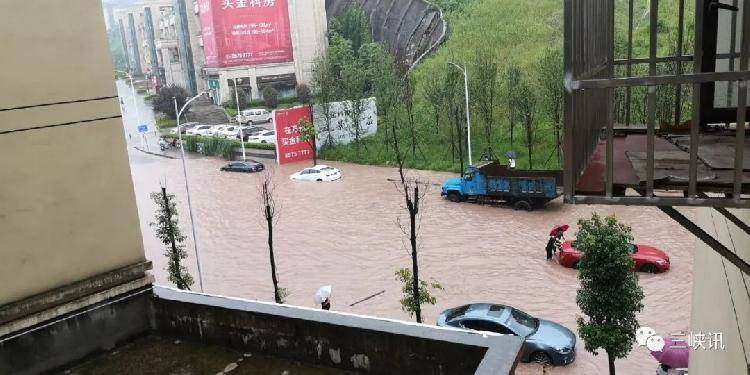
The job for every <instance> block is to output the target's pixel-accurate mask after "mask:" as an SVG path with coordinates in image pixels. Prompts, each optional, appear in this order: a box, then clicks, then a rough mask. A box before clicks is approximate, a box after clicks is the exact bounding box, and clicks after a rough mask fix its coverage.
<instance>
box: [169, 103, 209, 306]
mask: <svg viewBox="0 0 750 375" xmlns="http://www.w3.org/2000/svg"><path fill="white" fill-rule="evenodd" d="M205 94H207V92H206V91H203V92H201V93H200V94H198V95H196V96H194V97H192V98H190V100H188V101H187V102H185V105H183V106H182V109H180V110H179V111H178V110H177V98H172V99H174V110H175V114H176V116H175V117H176V118H177V138H178V139H179V140H180V155H181V158H182V174H183V175H184V176H185V191H186V192H187V201H188V211H189V212H190V227H191V228H192V232H193V247H194V248H195V262H196V264H197V265H198V285H199V286H200V288H201V293H203V272H202V271H201V257H200V253H199V252H198V237H196V235H195V232H196V231H195V215H194V214H193V203H192V201H191V200H190V185H189V184H188V176H187V165H186V164H185V146H184V145H183V144H182V131H181V130H180V115H182V112H183V111H184V110H185V108H187V106H188V105H190V103H192V101H193V100H195V99H198V98H200V97H201V96H203V95H205Z"/></svg>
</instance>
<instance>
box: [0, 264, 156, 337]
mask: <svg viewBox="0 0 750 375" xmlns="http://www.w3.org/2000/svg"><path fill="white" fill-rule="evenodd" d="M149 269H151V262H150V261H143V262H139V263H134V264H131V265H128V266H125V267H122V268H118V269H115V270H112V271H109V272H105V273H101V274H98V275H95V276H92V277H89V278H87V279H84V280H81V281H77V282H74V283H71V284H68V285H64V286H61V287H59V288H55V289H52V290H48V291H46V292H44V293H40V294H37V295H34V296H31V297H28V298H25V299H22V300H19V301H16V302H11V303H8V304H6V305H3V306H0V325H2V324H4V323H7V322H10V321H12V320H16V319H20V318H23V317H25V316H29V315H32V314H35V313H38V312H40V311H44V310H47V309H50V308H52V307H54V306H56V305H62V304H65V303H68V302H70V301H73V300H76V299H79V298H81V297H85V296H87V295H91V294H94V293H97V292H100V291H103V290H107V289H110V288H112V287H115V286H117V285H121V284H125V283H128V282H131V281H134V280H137V279H140V278H142V277H144V276H145V274H146V270H149Z"/></svg>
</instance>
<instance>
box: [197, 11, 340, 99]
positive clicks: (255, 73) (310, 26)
mask: <svg viewBox="0 0 750 375" xmlns="http://www.w3.org/2000/svg"><path fill="white" fill-rule="evenodd" d="M288 2H289V3H288V5H289V7H288V8H289V23H290V26H291V28H290V29H291V37H292V51H293V54H294V61H293V62H290V63H280V64H267V65H257V66H242V67H232V68H219V69H210V71H212V72H215V73H216V74H218V76H219V92H220V96H221V98H220V100H221V101H222V102H224V101H227V100H229V99H231V100H234V91H233V88H232V87H230V86H229V85H228V84H227V80H229V79H234V78H238V79H239V78H250V82H251V87H252V93H251V95H252V98H253V99H259V98H260V91H259V89H258V85H257V78H258V77H265V76H271V75H280V74H292V73H294V74H295V76H296V78H297V83H298V84H300V83H304V84H307V85H309V84H310V81H311V80H312V68H313V65H314V63H315V60H316V59H317V58H318V57H319V56H321V54H323V53H324V52H325V50H326V48H327V46H328V43H327V38H326V33H327V32H328V20H327V18H326V9H325V0H288ZM204 61H205V60H204ZM201 66H203V65H201Z"/></svg>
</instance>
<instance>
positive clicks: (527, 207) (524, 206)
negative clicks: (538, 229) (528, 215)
mask: <svg viewBox="0 0 750 375" xmlns="http://www.w3.org/2000/svg"><path fill="white" fill-rule="evenodd" d="M513 208H515V209H516V211H518V210H524V211H531V210H533V209H534V208H533V207H531V204H530V203H529V202H527V201H518V202H516V204H514V205H513Z"/></svg>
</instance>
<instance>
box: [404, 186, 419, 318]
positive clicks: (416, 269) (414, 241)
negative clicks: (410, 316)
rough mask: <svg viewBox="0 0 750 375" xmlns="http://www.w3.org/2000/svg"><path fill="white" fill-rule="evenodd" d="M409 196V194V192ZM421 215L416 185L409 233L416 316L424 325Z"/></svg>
mask: <svg viewBox="0 0 750 375" xmlns="http://www.w3.org/2000/svg"><path fill="white" fill-rule="evenodd" d="M407 194H408V192H407ZM418 213H419V184H416V183H415V185H414V202H413V203H412V206H411V207H410V209H409V221H410V224H411V225H410V226H411V232H410V233H409V242H411V263H412V273H413V274H414V280H413V288H414V301H415V302H416V304H415V311H414V314H415V315H416V317H417V323H422V305H421V304H420V296H419V261H418V260H417V214H418Z"/></svg>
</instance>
